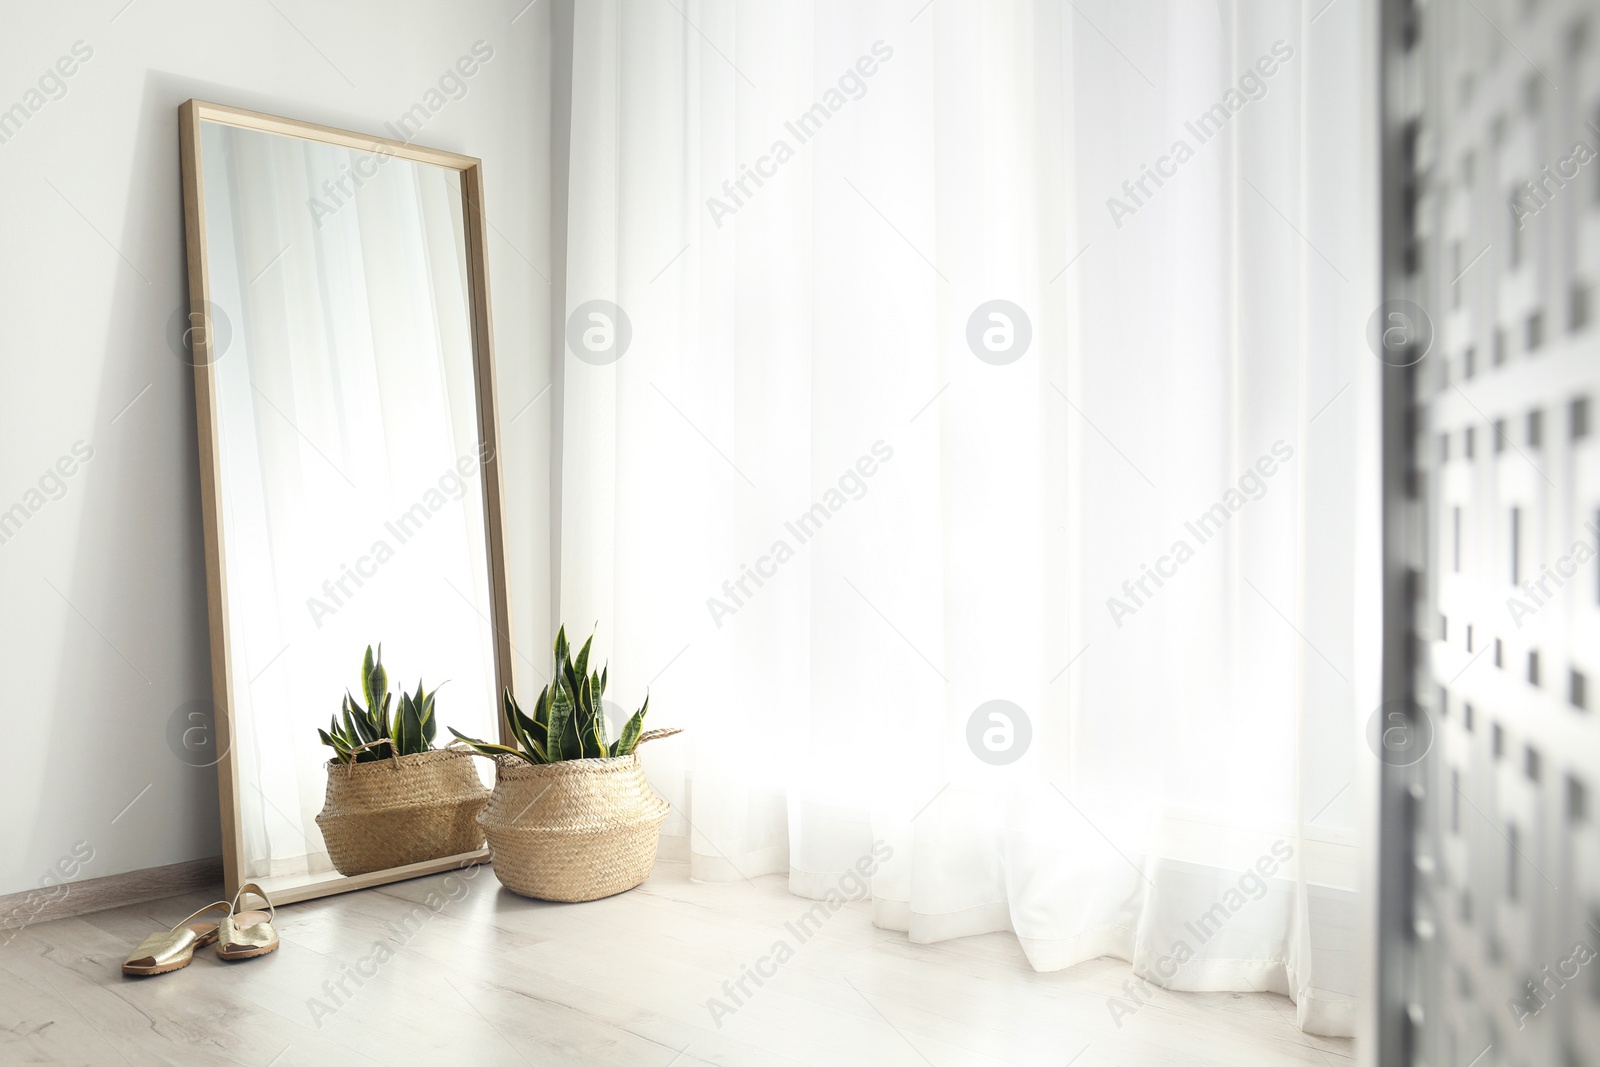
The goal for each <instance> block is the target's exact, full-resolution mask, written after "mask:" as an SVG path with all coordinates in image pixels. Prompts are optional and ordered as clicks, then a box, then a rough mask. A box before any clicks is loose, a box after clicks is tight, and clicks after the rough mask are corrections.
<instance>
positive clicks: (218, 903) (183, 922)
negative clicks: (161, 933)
mask: <svg viewBox="0 0 1600 1067" xmlns="http://www.w3.org/2000/svg"><path fill="white" fill-rule="evenodd" d="M212 908H222V909H224V910H225V911H227V912H228V913H230V914H231V913H232V912H233V905H232V904H230V903H228V902H227V901H226V900H213V901H212V902H211V903H210V904H207V905H206V906H205V907H203V908H201V909H199V910H198V911H195V912H192V913H190V914H189V916H188V917H187V918H183V919H179V920H178V921H177V922H176V923H174V924H173V926H172V929H174V930H177V929H179V928H181V927H184V926H188V925H189V924H190V923H191V922H193V921H194V920H195V919H198V918H199V917H200V916H202V915H204V914H205V913H206V912H208V911H210V910H211V909H212Z"/></svg>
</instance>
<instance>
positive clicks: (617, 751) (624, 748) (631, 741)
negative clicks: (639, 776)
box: [611, 693, 650, 756]
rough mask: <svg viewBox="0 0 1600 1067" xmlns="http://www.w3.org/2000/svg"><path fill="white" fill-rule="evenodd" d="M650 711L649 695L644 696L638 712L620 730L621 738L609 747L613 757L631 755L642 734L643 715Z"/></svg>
mask: <svg viewBox="0 0 1600 1067" xmlns="http://www.w3.org/2000/svg"><path fill="white" fill-rule="evenodd" d="M649 710H650V695H649V694H648V693H646V694H645V698H644V703H643V704H641V705H640V706H639V710H638V711H636V712H634V713H633V716H632V717H631V718H630V719H628V724H627V725H626V726H624V727H623V728H622V736H621V737H619V738H617V743H616V744H615V745H612V746H611V754H612V755H613V756H628V755H632V753H633V750H634V749H635V748H637V747H638V745H639V737H640V735H642V734H643V733H644V714H645V712H647V711H649Z"/></svg>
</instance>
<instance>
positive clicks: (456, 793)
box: [317, 645, 489, 875]
mask: <svg viewBox="0 0 1600 1067" xmlns="http://www.w3.org/2000/svg"><path fill="white" fill-rule="evenodd" d="M361 694H362V698H363V700H365V704H364V705H363V704H361V703H358V702H357V701H356V699H355V697H353V696H352V695H351V694H350V693H349V691H346V692H345V695H344V701H343V702H342V704H341V705H340V709H339V714H338V715H335V716H334V717H333V719H332V720H331V721H330V722H329V724H328V729H326V730H318V731H317V733H318V735H319V736H320V737H321V738H322V743H323V744H325V745H327V746H328V747H330V748H332V749H333V753H334V755H333V758H332V759H331V760H329V761H328V791H327V795H326V797H325V799H324V802H323V807H322V811H321V813H320V814H318V815H317V826H318V827H320V828H321V830H322V837H323V840H324V841H325V842H326V843H327V846H328V857H329V859H330V860H331V861H332V862H333V868H334V870H336V871H338V872H339V873H340V874H343V875H357V874H367V873H369V872H371V871H382V870H388V869H389V868H391V867H404V866H406V865H407V864H411V863H421V862H422V861H424V860H431V859H439V858H442V857H445V856H456V855H460V854H462V853H464V852H475V851H477V850H478V849H480V848H482V847H483V830H482V829H481V828H480V827H479V826H478V822H477V818H478V814H479V813H480V812H481V811H482V810H483V805H484V803H485V802H486V801H487V800H488V797H489V791H488V789H486V788H485V787H484V785H483V781H482V780H481V779H480V778H479V777H478V772H477V771H476V770H475V769H474V768H473V766H472V759H471V755H472V754H471V753H470V752H469V751H468V750H466V749H464V748H456V747H446V748H442V749H436V748H434V747H433V739H434V736H435V735H436V734H437V732H438V721H437V720H436V718H435V717H434V698H435V697H436V696H437V694H438V690H437V689H435V690H434V691H433V692H431V693H430V692H428V691H427V690H426V689H425V688H424V687H423V685H422V682H421V681H418V682H417V691H416V693H415V694H411V693H406V692H403V691H402V692H401V694H400V700H399V702H398V705H397V706H396V707H395V709H394V712H393V714H392V715H391V714H390V710H389V709H390V706H391V704H394V700H393V697H392V695H391V694H390V692H389V675H388V672H387V671H386V670H384V667H383V646H382V645H379V646H378V651H377V653H376V654H374V653H373V651H372V646H370V645H369V646H367V653H366V656H365V657H364V658H363V660H362V662H361Z"/></svg>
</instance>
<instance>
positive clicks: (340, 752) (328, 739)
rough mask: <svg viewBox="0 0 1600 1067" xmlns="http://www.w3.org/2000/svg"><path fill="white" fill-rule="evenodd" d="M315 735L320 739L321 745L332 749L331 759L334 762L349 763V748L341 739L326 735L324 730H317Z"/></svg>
mask: <svg viewBox="0 0 1600 1067" xmlns="http://www.w3.org/2000/svg"><path fill="white" fill-rule="evenodd" d="M317 734H318V735H319V736H320V737H321V738H322V743H323V744H325V745H327V746H328V747H329V748H331V749H333V757H334V759H335V760H337V761H338V762H340V763H349V762H350V746H349V745H347V744H345V743H344V740H343V739H342V738H339V737H337V736H334V735H332V734H330V733H328V731H326V730H318V731H317Z"/></svg>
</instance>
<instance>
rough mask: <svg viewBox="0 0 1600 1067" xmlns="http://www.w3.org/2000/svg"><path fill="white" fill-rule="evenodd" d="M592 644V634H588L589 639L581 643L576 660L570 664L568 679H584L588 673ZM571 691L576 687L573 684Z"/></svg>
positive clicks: (573, 680) (579, 680)
mask: <svg viewBox="0 0 1600 1067" xmlns="http://www.w3.org/2000/svg"><path fill="white" fill-rule="evenodd" d="M593 646H594V634H590V635H589V640H587V641H585V642H584V643H583V649H582V651H580V652H579V653H578V662H576V663H574V664H572V667H571V673H570V675H569V680H570V681H572V682H574V683H577V682H582V681H583V680H585V679H586V678H587V677H588V675H589V650H590V648H592V647H593ZM573 691H574V692H576V691H577V688H576V686H574V688H573Z"/></svg>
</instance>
